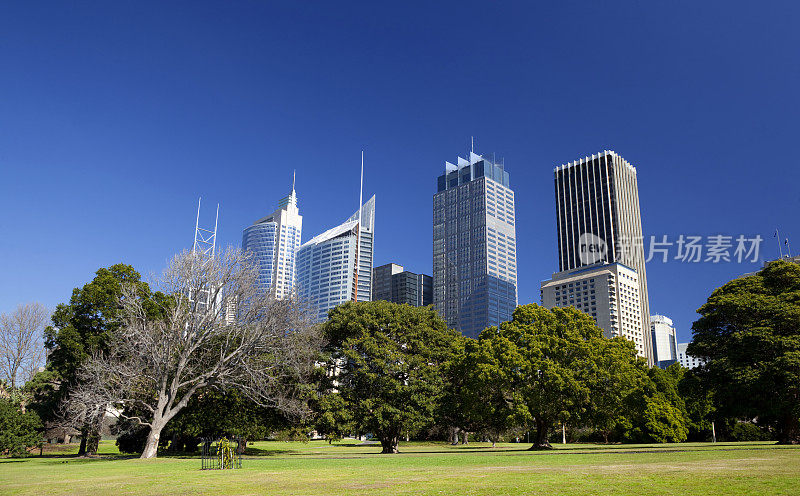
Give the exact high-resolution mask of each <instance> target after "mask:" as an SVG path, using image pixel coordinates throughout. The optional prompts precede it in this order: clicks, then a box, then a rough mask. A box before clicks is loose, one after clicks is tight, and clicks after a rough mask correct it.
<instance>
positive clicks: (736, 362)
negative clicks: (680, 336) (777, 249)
mask: <svg viewBox="0 0 800 496" xmlns="http://www.w3.org/2000/svg"><path fill="white" fill-rule="evenodd" d="M698 313H699V314H700V315H701V317H700V318H699V319H698V320H697V321H696V322H695V323H694V325H693V326H692V330H693V333H694V336H693V340H692V343H691V344H690V345H689V348H688V350H687V352H688V353H690V354H691V355H694V356H696V357H698V358H701V359H703V360H705V361H706V363H705V365H703V366H702V367H701V368H700V370H699V371H698V375H699V376H700V377H701V378H702V379H703V380H704V381H705V382H706V383H707V384H709V386H710V388H711V389H713V390H714V397H715V402H716V406H717V409H718V414H720V415H721V416H723V417H734V418H756V417H757V418H758V419H759V421H760V422H773V423H774V424H775V425H776V427H777V431H778V439H779V442H781V443H784V444H797V443H800V265H798V264H794V263H790V262H786V261H776V262H772V263H770V264H768V265H767V266H766V267H764V268H763V269H762V270H761V271H760V272H758V273H757V274H755V275H752V276H747V277H742V278H739V279H735V280H733V281H730V282H728V283H727V284H725V285H723V286H722V287H721V288H718V289H716V290H715V291H714V292H713V293H712V294H711V296H710V297H709V298H708V301H707V302H706V303H705V304H704V305H703V306H702V307H700V309H699V310H698Z"/></svg>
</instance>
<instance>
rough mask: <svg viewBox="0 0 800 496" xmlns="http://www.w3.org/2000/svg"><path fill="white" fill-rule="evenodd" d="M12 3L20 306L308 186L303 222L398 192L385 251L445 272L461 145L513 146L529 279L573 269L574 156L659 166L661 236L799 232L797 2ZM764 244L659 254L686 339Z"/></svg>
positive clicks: (13, 269)
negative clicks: (730, 256) (559, 233)
mask: <svg viewBox="0 0 800 496" xmlns="http://www.w3.org/2000/svg"><path fill="white" fill-rule="evenodd" d="M390 5H391V6H381V5H379V4H378V3H372V2H370V3H364V4H349V3H348V4H345V3H344V2H317V3H312V2H287V3H286V4H284V5H283V6H280V5H278V4H277V2H261V1H251V2H247V1H240V2H213V3H212V2H197V1H186V2H152V3H146V2H95V3H90V2H6V3H5V4H4V5H3V7H2V8H0V212H1V213H0V230H1V232H2V242H0V311H8V310H10V309H12V308H13V307H14V306H16V304H17V303H20V302H25V301H31V300H38V301H41V302H43V303H45V304H47V305H50V306H54V305H55V304H56V303H58V302H62V301H66V300H67V299H68V298H69V295H70V291H71V290H72V288H73V287H75V286H79V285H82V284H84V283H85V282H87V281H89V280H90V279H91V278H92V273H93V272H94V271H95V270H96V269H97V268H99V267H102V266H108V265H110V264H114V263H117V262H124V263H129V264H132V265H133V266H135V267H136V268H137V269H139V270H140V271H141V272H142V273H143V274H145V275H147V274H150V273H153V272H157V271H160V270H161V268H162V267H163V266H164V265H165V262H166V260H167V258H168V257H169V256H170V255H171V254H173V253H175V252H176V251H179V250H181V249H183V248H186V247H189V246H190V244H191V242H192V236H193V229H194V223H195V209H196V204H197V197H198V196H202V197H203V199H204V202H205V203H204V208H203V212H202V221H203V222H204V223H205V224H209V223H211V222H213V208H214V206H215V204H216V203H217V202H219V203H220V205H221V207H220V221H219V222H220V224H219V240H220V242H221V243H222V244H232V245H238V244H239V243H240V240H241V231H242V229H243V228H244V227H246V226H247V225H248V224H250V223H252V221H254V220H256V219H257V218H259V217H261V216H262V215H264V214H266V213H269V212H271V211H272V210H273V209H274V207H275V204H276V202H277V200H278V199H279V198H280V197H281V196H283V195H285V194H286V193H287V191H288V189H289V188H290V184H291V177H292V170H294V169H296V170H297V192H298V195H299V198H300V208H301V213H302V214H303V216H304V230H303V239H304V240H306V239H309V238H310V237H311V236H314V235H316V234H318V233H319V232H321V231H322V230H324V229H327V228H328V227H331V226H332V225H333V224H335V223H338V222H340V221H341V220H343V219H345V218H346V217H348V216H349V215H350V214H351V213H352V212H353V211H355V209H356V205H357V199H358V167H359V154H360V151H361V150H362V149H364V150H365V154H366V171H365V175H366V178H365V183H366V184H365V187H366V194H367V195H371V194H375V195H377V214H376V222H377V226H376V248H375V250H376V251H375V262H376V264H382V263H386V262H390V261H392V262H397V263H400V264H403V265H405V266H406V267H407V268H408V269H409V270H413V271H423V272H427V273H430V271H431V236H432V228H431V208H432V206H431V203H432V201H431V200H432V195H433V193H434V192H435V187H436V176H437V175H438V174H439V173H440V172H441V171H442V169H443V167H444V161H445V160H450V161H454V160H455V159H456V157H457V155H459V154H461V155H464V154H465V153H466V151H467V150H468V147H469V142H470V136H473V135H474V136H475V137H476V151H477V152H479V153H492V152H495V153H497V154H498V156H502V157H504V158H505V163H506V168H507V170H508V171H509V172H510V174H511V181H512V187H513V188H514V189H515V190H516V195H517V196H516V198H517V229H518V233H517V234H518V254H519V255H518V259H519V260H518V264H519V300H520V303H528V302H538V301H539V283H540V281H541V280H542V279H546V278H548V277H549V276H550V274H551V273H552V272H554V271H556V270H557V260H556V238H555V208H554V198H553V172H552V170H553V167H554V166H556V165H559V164H562V163H564V162H567V161H571V160H574V159H576V158H579V157H582V156H584V155H587V154H591V153H594V152H598V151H600V150H603V149H612V150H615V151H617V152H619V153H620V154H622V155H623V156H624V157H625V158H626V159H628V160H629V161H630V162H631V163H633V164H634V165H635V166H636V167H637V168H638V175H639V193H640V199H641V207H642V219H643V227H644V232H645V235H646V236H649V235H651V234H654V235H659V236H660V235H662V234H667V235H669V236H670V237H671V238H674V237H675V236H677V235H678V234H680V233H686V234H699V235H703V236H706V235H712V234H718V233H723V234H730V235H737V234H740V233H741V234H747V235H753V234H761V235H762V236H763V237H764V238H765V241H764V244H763V245H762V248H763V249H762V254H761V258H762V259H763V258H775V257H776V256H777V244H776V240H775V239H774V238H773V237H772V232H773V231H774V229H775V227H780V228H781V230H782V234H783V235H785V236H789V237H790V242H791V240H794V243H795V248H794V250H795V252H800V221H798V212H800V187H799V186H798V185H799V184H800V172H799V171H798V163H797V158H796V157H797V154H798V142H799V141H800V140H798V136H799V135H800V133H799V131H800V124H798V116H799V115H800V105H799V104H798V94H797V91H798V88H800V51H799V50H798V47H800V30H798V29H797V26H798V24H800V3H798V2H794V1H785V2H739V1H725V2H697V1H686V2H641V1H636V2H537V3H534V2H513V3H504V2H491V3H490V2H486V3H473V2H454V3H452V4H449V5H446V4H444V3H440V2H400V3H398V2H395V3H393V4H390ZM758 266H760V263H758V264H736V263H725V264H718V265H714V264H681V263H679V262H671V263H668V264H661V263H650V264H648V269H647V270H648V279H649V285H650V302H651V310H652V311H653V313H664V314H666V315H669V316H671V317H673V318H674V320H675V322H676V324H677V326H678V330H679V340H686V339H688V337H689V336H690V331H689V327H690V325H691V322H692V321H693V320H694V318H695V310H696V309H697V308H698V307H699V306H700V305H701V304H702V303H703V302H704V301H705V299H706V297H707V296H708V294H709V293H710V291H711V290H713V289H714V288H715V287H717V286H719V285H720V284H722V283H724V282H725V281H727V280H728V279H730V278H732V277H734V276H737V275H739V274H741V273H743V272H747V271H751V270H754V269H755V268H756V267H758Z"/></svg>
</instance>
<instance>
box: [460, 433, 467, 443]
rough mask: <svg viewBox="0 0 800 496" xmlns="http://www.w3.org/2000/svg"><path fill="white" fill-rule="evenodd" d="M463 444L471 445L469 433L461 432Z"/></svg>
mask: <svg viewBox="0 0 800 496" xmlns="http://www.w3.org/2000/svg"><path fill="white" fill-rule="evenodd" d="M461 432H462V435H461V444H469V432H467V431H461Z"/></svg>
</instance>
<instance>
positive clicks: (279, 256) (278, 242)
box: [242, 181, 303, 299]
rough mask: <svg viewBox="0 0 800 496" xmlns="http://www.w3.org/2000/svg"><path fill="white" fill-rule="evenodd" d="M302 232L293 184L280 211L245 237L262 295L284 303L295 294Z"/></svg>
mask: <svg viewBox="0 0 800 496" xmlns="http://www.w3.org/2000/svg"><path fill="white" fill-rule="evenodd" d="M302 231H303V217H302V216H301V215H300V211H299V210H298V208H297V194H296V193H295V191H294V181H292V192H291V193H289V195H288V196H286V197H285V198H283V199H282V200H281V201H280V202H278V209H277V210H275V211H274V212H273V213H271V214H270V215H267V216H266V217H263V218H261V219H259V220H257V221H255V222H254V223H253V225H252V226H250V227H248V228H246V229H245V230H244V232H243V233H242V250H243V251H245V252H250V253H251V254H252V255H253V256H254V257H255V261H256V263H257V264H258V273H259V275H258V285H259V288H260V289H261V290H262V291H269V292H271V294H273V295H274V296H275V297H276V298H278V299H281V298H284V297H286V296H288V295H289V294H291V292H292V291H293V290H294V285H295V275H296V273H295V259H296V255H297V250H298V248H299V247H300V235H301V233H302Z"/></svg>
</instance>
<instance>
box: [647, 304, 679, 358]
mask: <svg viewBox="0 0 800 496" xmlns="http://www.w3.org/2000/svg"><path fill="white" fill-rule="evenodd" d="M650 333H651V335H652V339H653V360H654V361H655V364H656V366H658V367H661V368H662V369H665V368H667V367H669V366H670V365H672V364H673V363H675V362H677V361H678V340H677V338H676V336H675V327H674V326H673V325H672V319H670V318H669V317H665V316H663V315H651V316H650Z"/></svg>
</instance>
